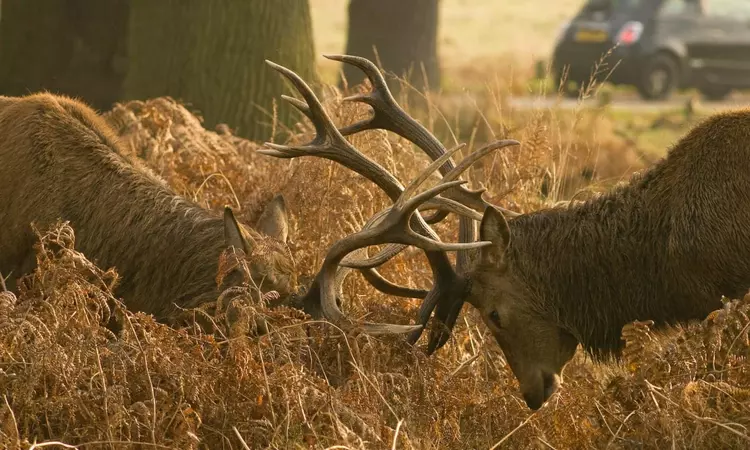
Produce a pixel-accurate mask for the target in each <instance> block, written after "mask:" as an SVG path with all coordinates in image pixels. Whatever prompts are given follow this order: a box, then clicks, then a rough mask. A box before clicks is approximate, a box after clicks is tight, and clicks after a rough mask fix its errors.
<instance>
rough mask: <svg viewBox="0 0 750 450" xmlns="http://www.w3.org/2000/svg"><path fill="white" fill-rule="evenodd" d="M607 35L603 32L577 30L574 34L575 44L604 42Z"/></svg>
mask: <svg viewBox="0 0 750 450" xmlns="http://www.w3.org/2000/svg"><path fill="white" fill-rule="evenodd" d="M607 37H608V34H607V32H606V31H603V30H578V31H576V34H575V40H576V42H604V41H606V40H607Z"/></svg>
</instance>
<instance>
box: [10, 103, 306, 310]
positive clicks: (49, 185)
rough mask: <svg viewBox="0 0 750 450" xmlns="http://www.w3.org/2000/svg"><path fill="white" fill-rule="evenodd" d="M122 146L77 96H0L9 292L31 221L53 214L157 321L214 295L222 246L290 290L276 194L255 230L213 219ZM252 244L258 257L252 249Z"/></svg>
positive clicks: (29, 266)
mask: <svg viewBox="0 0 750 450" xmlns="http://www.w3.org/2000/svg"><path fill="white" fill-rule="evenodd" d="M123 155H124V153H123V152H122V151H121V149H120V147H119V145H118V142H117V139H116V136H115V134H114V132H113V131H112V130H111V129H110V127H109V126H108V125H107V123H106V122H105V121H104V119H102V118H101V117H99V116H98V115H97V114H96V113H95V112H94V111H93V110H92V109H91V108H89V107H88V106H86V105H84V104H83V103H81V102H78V101H76V100H73V99H70V98H67V97H63V96H58V95H52V94H48V93H41V94H34V95H29V96H26V97H2V96H0V273H3V274H6V275H7V274H11V277H10V280H9V281H10V287H11V289H16V288H17V286H16V280H17V279H18V278H19V277H20V276H23V275H26V274H28V273H30V272H31V271H32V270H33V269H34V266H35V255H34V251H33V245H34V242H35V239H36V237H35V234H34V233H33V230H32V227H31V223H32V222H33V223H34V224H35V225H36V226H38V227H40V228H44V227H47V226H50V225H52V224H53V223H54V222H56V221H57V220H58V219H61V220H65V221H69V222H70V224H71V226H72V227H73V228H74V230H75V232H76V249H77V250H79V251H81V252H82V253H83V254H84V255H86V256H87V257H88V258H89V259H91V260H92V261H93V262H95V263H96V264H98V265H99V266H100V267H103V268H109V267H115V268H116V270H117V272H118V274H119V275H120V277H121V281H120V283H119V284H118V286H117V287H116V290H115V294H116V295H117V296H119V297H121V298H122V299H123V301H124V302H125V304H126V305H127V306H128V307H129V308H131V309H133V310H137V311H143V312H146V313H151V314H153V315H154V316H155V317H156V318H157V319H158V320H163V321H167V322H169V321H171V320H172V319H173V317H174V315H175V313H176V311H177V307H181V308H190V307H194V306H198V305H200V304H202V303H204V302H207V301H211V300H215V299H216V298H217V296H218V294H219V291H218V287H217V285H216V275H217V269H218V264H219V257H220V254H221V253H222V251H224V250H225V249H227V248H228V247H229V246H230V245H231V246H234V248H236V249H239V250H243V251H244V252H245V253H246V255H249V256H251V258H250V261H249V262H250V264H249V267H250V269H251V276H252V277H253V280H255V281H256V282H257V283H258V284H260V283H261V282H262V285H261V288H262V289H263V290H264V291H268V290H276V291H278V292H279V294H281V295H282V296H284V295H288V294H290V293H292V292H293V290H294V289H295V288H296V275H295V270H294V265H293V263H292V259H291V255H290V254H289V250H288V248H287V247H286V239H287V233H288V231H287V211H286V206H285V203H284V199H283V197H281V196H276V197H275V198H274V199H273V200H272V201H271V203H270V204H269V205H268V206H267V208H266V211H265V212H264V213H263V216H262V217H261V219H260V221H259V224H258V225H257V229H258V231H256V230H253V229H251V228H247V227H242V226H240V225H239V224H238V223H237V222H236V220H235V219H234V216H233V214H232V212H231V210H230V209H228V208H227V209H226V210H225V213H224V216H223V217H222V216H221V215H220V214H218V213H215V212H213V211H210V210H207V209H204V208H202V207H200V206H199V205H197V204H196V203H194V202H192V201H190V200H187V199H185V198H183V197H181V196H178V195H176V194H175V193H174V192H173V191H172V190H171V189H170V188H169V187H168V186H167V185H166V183H165V182H163V181H162V180H161V179H159V178H158V177H156V176H155V175H154V174H153V173H151V172H150V171H149V170H147V169H145V168H143V167H140V166H139V165H138V164H133V162H132V161H130V160H129V159H128V158H127V157H125V156H123ZM259 247H262V251H263V253H264V254H263V255H261V257H259V258H253V257H252V256H253V253H254V251H255V250H256V249H258V248H259ZM256 253H257V252H256Z"/></svg>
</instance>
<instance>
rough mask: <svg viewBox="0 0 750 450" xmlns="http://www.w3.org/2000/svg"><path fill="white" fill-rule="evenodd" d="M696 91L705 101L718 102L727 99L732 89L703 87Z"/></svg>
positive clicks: (726, 87)
mask: <svg viewBox="0 0 750 450" xmlns="http://www.w3.org/2000/svg"><path fill="white" fill-rule="evenodd" d="M698 91H699V92H700V93H701V95H703V98H705V99H706V100H708V101H712V102H718V101H721V100H724V99H725V98H727V97H728V96H729V94H731V93H732V88H730V87H729V86H720V85H704V86H699V87H698Z"/></svg>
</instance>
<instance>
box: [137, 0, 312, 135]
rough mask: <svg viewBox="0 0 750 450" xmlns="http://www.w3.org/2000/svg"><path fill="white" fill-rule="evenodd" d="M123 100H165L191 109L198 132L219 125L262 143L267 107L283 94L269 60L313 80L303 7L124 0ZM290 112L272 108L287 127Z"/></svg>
mask: <svg viewBox="0 0 750 450" xmlns="http://www.w3.org/2000/svg"><path fill="white" fill-rule="evenodd" d="M129 35H130V41H129V44H130V45H129V49H130V61H131V64H130V67H129V71H128V76H127V79H126V81H125V94H126V97H127V98H129V99H145V98H152V97H157V96H164V95H168V96H171V97H173V98H175V99H176V100H179V101H183V102H185V103H187V104H189V105H191V106H192V107H193V108H195V109H197V110H198V111H199V112H200V113H201V115H202V116H203V118H204V120H205V123H206V126H207V127H213V126H215V125H216V124H217V123H226V124H227V125H229V126H230V127H231V128H233V129H234V131H235V132H236V133H237V134H239V135H241V136H244V137H247V138H250V139H254V140H257V139H268V138H269V137H271V136H270V133H271V123H272V115H273V109H274V108H273V105H274V102H278V101H279V98H280V95H281V94H282V93H285V92H287V93H288V91H287V90H286V89H285V82H284V80H283V79H282V77H281V75H280V74H278V73H277V72H276V71H274V70H273V69H271V68H270V67H268V66H267V65H266V64H265V62H264V60H265V59H269V60H271V61H274V62H276V63H279V64H281V65H283V66H286V67H289V68H290V69H292V70H294V71H295V72H297V73H298V74H299V75H300V76H301V77H302V78H303V79H305V81H310V80H314V78H313V77H314V75H315V66H314V64H315V60H314V53H313V52H314V46H313V39H312V19H311V17H310V6H309V3H308V1H307V0H221V1H205V0H159V1H155V0H132V1H131V16H130V32H129ZM292 109H293V108H290V107H283V108H278V115H279V119H280V120H281V122H282V123H284V124H290V123H291V117H292V115H291V114H292Z"/></svg>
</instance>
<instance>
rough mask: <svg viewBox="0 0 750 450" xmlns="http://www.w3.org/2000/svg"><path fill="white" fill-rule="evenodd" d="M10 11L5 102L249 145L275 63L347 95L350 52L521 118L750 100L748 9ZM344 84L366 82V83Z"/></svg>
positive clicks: (100, 6) (369, 6)
mask: <svg viewBox="0 0 750 450" xmlns="http://www.w3.org/2000/svg"><path fill="white" fill-rule="evenodd" d="M0 4H1V5H2V6H1V7H0V94H3V95H23V94H26V93H29V92H34V91H38V90H42V89H46V90H50V91H53V92H56V93H63V94H69V95H73V96H77V97H80V98H82V99H83V100H85V101H87V102H88V103H90V104H92V105H93V106H95V107H97V108H99V109H108V108H110V107H111V106H112V105H113V104H114V103H115V102H118V101H124V100H129V99H144V98H149V97H156V96H162V95H169V96H172V97H174V98H176V99H178V100H180V101H182V102H185V103H187V104H189V105H191V107H192V108H193V109H195V110H197V111H200V112H201V113H202V115H203V117H204V118H205V119H206V121H207V124H208V125H213V124H216V123H218V122H220V121H221V122H225V123H227V124H228V125H229V126H230V127H232V128H233V129H235V130H236V131H237V132H238V133H239V134H241V135H242V136H245V137H248V138H251V139H265V138H267V137H268V133H269V130H270V127H271V125H270V123H269V117H271V116H273V115H274V112H273V110H274V108H275V107H274V103H273V102H274V100H275V99H276V98H278V95H279V94H280V93H281V92H282V90H283V89H284V88H283V85H282V82H281V80H279V79H278V76H276V74H274V73H271V72H272V71H270V70H269V69H268V68H267V66H265V64H263V61H264V59H266V58H268V59H271V60H273V61H275V62H278V63H280V64H283V65H286V66H288V67H290V68H292V69H293V70H295V71H297V72H299V73H300V75H302V76H303V78H305V79H307V80H318V81H320V82H322V83H329V84H333V85H338V86H339V87H341V86H342V85H341V77H342V74H341V73H340V71H341V67H340V65H339V64H338V63H336V62H333V61H330V60H327V59H325V58H324V57H323V56H322V55H323V54H326V53H344V52H346V53H348V54H355V55H361V56H366V57H368V58H370V59H373V60H376V61H377V62H378V64H380V65H381V67H382V68H384V69H385V70H386V71H388V72H390V73H392V74H394V75H398V76H402V77H404V79H405V80H406V81H408V82H409V84H410V86H411V87H413V88H414V89H416V90H419V91H422V92H425V91H429V92H435V93H440V94H441V95H443V96H448V98H450V96H451V95H453V96H456V95H467V93H468V94H469V95H471V94H472V93H477V92H479V91H481V90H482V89H483V88H485V87H486V86H487V85H488V84H491V83H494V84H495V86H497V88H498V90H499V94H500V95H502V96H503V97H508V96H511V95H512V97H513V98H512V99H511V100H509V101H510V104H511V106H514V107H517V108H528V107H531V106H532V105H537V106H539V105H542V106H550V105H552V103H553V102H556V103H555V104H556V105H557V106H560V107H563V108H565V107H573V106H574V105H576V104H577V103H578V100H581V99H586V98H587V97H591V96H593V95H581V94H583V93H584V91H585V90H586V87H587V85H592V86H590V87H591V88H592V89H589V90H590V91H592V92H591V93H593V91H594V89H593V87H594V86H593V84H595V83H590V82H591V81H594V79H596V80H595V81H596V82H598V84H599V87H603V88H604V89H605V91H606V89H609V88H610V86H611V87H612V89H611V91H606V92H605V94H606V96H605V101H607V102H610V101H611V102H612V104H613V105H615V106H616V107H628V108H635V109H638V108H640V109H646V110H659V109H664V108H666V107H669V106H674V105H675V104H676V102H679V101H684V100H685V99H686V98H688V97H686V95H688V96H690V95H692V94H691V92H697V93H698V95H699V96H700V98H702V99H703V100H706V101H713V102H724V103H726V104H718V105H715V108H719V109H721V108H723V107H729V106H731V105H733V104H738V103H743V102H744V97H743V96H742V90H743V89H746V88H748V87H750V2H747V1H745V0H648V1H647V0H586V1H582V0H558V1H554V2H551V1H546V0H528V1H524V2H511V1H494V0H474V1H469V0H406V1H405V0H378V1H377V2H376V1H372V0H351V1H347V0H249V1H247V0H243V1H238V0H234V1H232V0H224V1H213V2H208V1H202V0H186V1H177V0H165V1H160V2H152V1H149V0H35V1H33V2H30V1H26V0H0ZM374 49H375V50H374ZM603 57H604V58H603ZM592 75H594V76H592ZM343 76H345V77H347V78H352V77H354V78H352V79H350V80H348V81H349V84H356V83H358V82H359V81H361V80H360V79H356V76H358V74H357V73H356V72H349V71H348V70H347V71H346V72H344V73H343ZM561 80H562V81H563V83H560V81H561ZM541 81H543V83H541ZM605 81H606V82H607V83H604V82H605ZM610 82H612V83H610ZM615 83H616V84H615ZM399 86H400V84H394V89H396V90H398V88H399ZM596 93H597V94H598V93H599V89H596ZM557 94H561V95H557ZM553 97H562V98H561V99H560V98H558V99H554V98H553ZM443 101H444V102H449V101H450V100H448V99H444V100H443ZM644 101H650V102H651V104H643V103H644ZM540 102H541V103H540ZM276 114H281V115H280V116H279V119H281V120H282V121H288V120H289V118H288V117H285V116H284V115H283V114H284V113H279V112H276Z"/></svg>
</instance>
